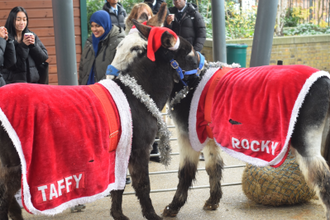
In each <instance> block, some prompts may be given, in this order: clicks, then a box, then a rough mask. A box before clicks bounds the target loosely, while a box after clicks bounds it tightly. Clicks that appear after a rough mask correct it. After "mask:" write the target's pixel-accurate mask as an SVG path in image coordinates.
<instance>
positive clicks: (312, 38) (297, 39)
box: [204, 34, 330, 47]
mask: <svg viewBox="0 0 330 220" xmlns="http://www.w3.org/2000/svg"><path fill="white" fill-rule="evenodd" d="M212 41H213V39H212V38H206V41H205V44H204V46H205V47H212ZM252 42H253V38H246V39H234V40H226V43H227V44H233V43H234V44H243V43H244V44H247V45H248V46H250V47H251V46H252ZM321 42H330V34H321V35H308V36H301V35H300V36H285V37H274V38H273V45H283V44H304V43H321Z"/></svg>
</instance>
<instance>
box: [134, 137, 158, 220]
mask: <svg viewBox="0 0 330 220" xmlns="http://www.w3.org/2000/svg"><path fill="white" fill-rule="evenodd" d="M152 141H153V140H152ZM152 141H150V145H149V146H151V143H152ZM133 146H134V145H133ZM132 149H134V147H132ZM135 149H136V148H135ZM149 151H150V147H146V148H145V149H140V150H139V151H138V152H137V151H135V152H134V151H133V152H132V154H131V159H130V161H129V165H128V168H129V172H130V175H131V178H132V186H133V188H134V190H135V194H136V196H137V197H138V199H139V201H140V205H141V208H142V214H143V216H144V217H146V218H147V219H149V220H160V219H162V218H161V217H159V216H158V215H157V214H156V212H155V210H154V207H153V205H152V202H151V199H150V179H149V169H148V166H149V164H148V163H149V158H150V153H149Z"/></svg>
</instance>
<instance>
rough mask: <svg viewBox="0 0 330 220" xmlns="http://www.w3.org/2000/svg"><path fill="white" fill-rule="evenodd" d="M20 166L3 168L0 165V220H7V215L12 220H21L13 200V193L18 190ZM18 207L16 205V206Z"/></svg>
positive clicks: (20, 213)
mask: <svg viewBox="0 0 330 220" xmlns="http://www.w3.org/2000/svg"><path fill="white" fill-rule="evenodd" d="M20 179H21V166H20V165H19V166H15V167H9V168H5V167H3V166H2V164H1V168H0V219H1V220H2V219H4V220H7V219H8V215H9V216H10V217H11V218H12V219H13V220H21V219H23V217H22V211H21V208H20V207H19V206H18V209H17V206H15V203H16V204H17V201H16V199H15V198H14V196H15V193H16V192H17V191H18V190H19V188H20ZM17 205H18V204H17Z"/></svg>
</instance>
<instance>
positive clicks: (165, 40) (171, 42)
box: [161, 31, 180, 50]
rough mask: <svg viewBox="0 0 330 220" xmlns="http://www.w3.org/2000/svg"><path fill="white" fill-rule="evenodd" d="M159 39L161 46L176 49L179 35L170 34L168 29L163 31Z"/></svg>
mask: <svg viewBox="0 0 330 220" xmlns="http://www.w3.org/2000/svg"><path fill="white" fill-rule="evenodd" d="M161 41H162V46H163V47H165V48H167V49H169V48H170V49H171V48H172V50H176V49H178V46H177V45H178V43H179V41H180V40H179V37H177V38H176V37H175V36H174V35H172V34H170V33H169V32H168V31H165V32H164V33H163V34H162V37H161Z"/></svg>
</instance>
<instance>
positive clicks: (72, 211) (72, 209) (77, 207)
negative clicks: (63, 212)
mask: <svg viewBox="0 0 330 220" xmlns="http://www.w3.org/2000/svg"><path fill="white" fill-rule="evenodd" d="M85 208H86V206H85V205H84V204H79V205H76V206H75V207H72V208H71V213H74V212H81V211H82V210H83V209H85Z"/></svg>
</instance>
